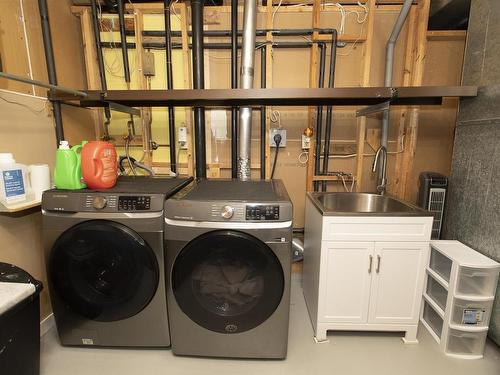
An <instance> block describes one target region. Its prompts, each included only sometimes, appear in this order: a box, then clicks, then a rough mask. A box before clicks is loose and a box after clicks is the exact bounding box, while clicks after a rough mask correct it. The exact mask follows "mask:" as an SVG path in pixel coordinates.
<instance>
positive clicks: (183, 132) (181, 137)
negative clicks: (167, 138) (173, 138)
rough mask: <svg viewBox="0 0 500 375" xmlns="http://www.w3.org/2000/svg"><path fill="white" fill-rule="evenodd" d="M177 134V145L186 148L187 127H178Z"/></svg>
mask: <svg viewBox="0 0 500 375" xmlns="http://www.w3.org/2000/svg"><path fill="white" fill-rule="evenodd" d="M178 131H179V134H178V137H177V142H179V145H180V147H181V149H182V150H185V149H187V128H186V127H185V126H181V127H180V128H179V130H178Z"/></svg>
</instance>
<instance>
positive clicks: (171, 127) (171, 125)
mask: <svg viewBox="0 0 500 375" xmlns="http://www.w3.org/2000/svg"><path fill="white" fill-rule="evenodd" d="M170 1H171V0H164V2H163V8H164V9H163V12H164V17H165V47H166V64H167V89H168V90H172V89H173V88H174V73H173V71H172V27H171V24H170ZM168 139H169V143H170V170H171V171H172V172H173V173H177V160H176V158H177V156H176V154H175V143H176V142H175V111H174V107H168Z"/></svg>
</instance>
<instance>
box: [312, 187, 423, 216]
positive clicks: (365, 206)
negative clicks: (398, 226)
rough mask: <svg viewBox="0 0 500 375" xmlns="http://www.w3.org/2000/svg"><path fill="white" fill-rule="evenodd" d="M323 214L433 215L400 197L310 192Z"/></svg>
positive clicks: (314, 202)
mask: <svg viewBox="0 0 500 375" xmlns="http://www.w3.org/2000/svg"><path fill="white" fill-rule="evenodd" d="M308 196H309V199H311V201H312V202H313V204H314V205H315V206H316V207H317V208H318V210H320V211H321V213H322V214H323V216H335V215H356V216H432V213H431V212H429V211H426V210H423V209H421V208H420V207H417V206H415V205H413V204H411V203H407V202H403V201H401V200H399V199H396V198H393V197H390V196H387V195H384V196H382V195H377V194H369V193H335V192H332V193H309V194H308Z"/></svg>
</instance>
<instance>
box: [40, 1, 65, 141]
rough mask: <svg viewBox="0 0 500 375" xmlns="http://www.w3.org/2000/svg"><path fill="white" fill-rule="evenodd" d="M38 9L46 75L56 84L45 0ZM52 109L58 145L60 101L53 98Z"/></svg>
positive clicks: (60, 127)
mask: <svg viewBox="0 0 500 375" xmlns="http://www.w3.org/2000/svg"><path fill="white" fill-rule="evenodd" d="M38 11H39V13H40V19H41V25H42V38H43V48H44V51H45V62H46V64H47V75H48V77H49V83H50V84H52V85H57V75H56V64H55V60H54V48H53V46H52V35H51V32H50V23H49V9H48V7H47V0H38ZM52 110H53V112H54V122H55V124H56V129H55V130H56V141H57V145H58V146H59V142H61V141H62V140H64V128H63V123H62V113H61V102H60V101H57V100H53V101H52Z"/></svg>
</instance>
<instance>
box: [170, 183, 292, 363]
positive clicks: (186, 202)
mask: <svg viewBox="0 0 500 375" xmlns="http://www.w3.org/2000/svg"><path fill="white" fill-rule="evenodd" d="M165 213H166V215H165V222H166V229H165V240H166V248H167V264H166V267H167V274H168V275H169V282H168V283H167V284H168V287H167V290H168V291H167V301H168V308H169V319H170V334H171V339H172V350H173V352H174V353H175V354H179V355H195V356H212V357H239V358H285V357H286V352H287V342H288V320H289V319H288V318H289V307H290V306H289V305H290V268H291V240H292V203H291V202H290V199H289V197H288V194H287V193H286V190H285V188H284V186H283V183H282V182H281V181H279V180H273V181H246V182H243V181H237V180H201V181H199V182H197V183H195V184H193V185H192V186H191V187H188V188H186V189H185V190H183V191H181V192H180V193H178V194H177V195H175V196H174V197H172V199H169V200H168V201H166V202H165Z"/></svg>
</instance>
